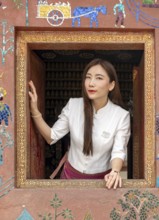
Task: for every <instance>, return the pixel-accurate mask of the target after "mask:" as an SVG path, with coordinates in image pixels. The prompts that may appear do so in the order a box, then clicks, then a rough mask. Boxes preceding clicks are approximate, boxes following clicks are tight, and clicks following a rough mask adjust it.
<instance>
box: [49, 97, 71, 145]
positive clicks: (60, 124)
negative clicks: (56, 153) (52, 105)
mask: <svg viewBox="0 0 159 220" xmlns="http://www.w3.org/2000/svg"><path fill="white" fill-rule="evenodd" d="M69 103H70V100H69V102H68V103H67V104H66V106H65V107H64V108H63V109H62V111H61V114H60V115H59V116H58V120H57V121H56V122H55V124H54V125H53V127H52V128H51V139H52V141H51V143H50V145H51V144H54V143H56V142H57V141H58V140H59V139H61V138H62V137H63V136H65V135H66V134H67V133H68V132H69Z"/></svg>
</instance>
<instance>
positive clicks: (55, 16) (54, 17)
mask: <svg viewBox="0 0 159 220" xmlns="http://www.w3.org/2000/svg"><path fill="white" fill-rule="evenodd" d="M47 21H48V23H49V24H50V25H51V26H60V25H61V24H62V23H63V21H64V15H63V13H62V12H61V11H60V10H57V9H56V10H52V11H50V12H49V13H48V15H47Z"/></svg>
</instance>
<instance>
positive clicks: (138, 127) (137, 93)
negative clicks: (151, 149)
mask: <svg viewBox="0 0 159 220" xmlns="http://www.w3.org/2000/svg"><path fill="white" fill-rule="evenodd" d="M145 120H146V119H145ZM132 132H133V133H132V136H133V179H144V59H143V58H142V59H141V62H140V65H139V66H138V67H134V70H133V129H132Z"/></svg>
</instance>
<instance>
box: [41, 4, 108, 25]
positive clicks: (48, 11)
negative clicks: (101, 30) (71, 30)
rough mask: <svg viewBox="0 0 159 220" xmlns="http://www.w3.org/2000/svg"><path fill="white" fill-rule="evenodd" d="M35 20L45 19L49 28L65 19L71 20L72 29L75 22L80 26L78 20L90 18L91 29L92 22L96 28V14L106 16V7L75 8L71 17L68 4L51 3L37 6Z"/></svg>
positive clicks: (60, 23)
mask: <svg viewBox="0 0 159 220" xmlns="http://www.w3.org/2000/svg"><path fill="white" fill-rule="evenodd" d="M37 9H38V13H37V18H45V19H47V21H48V23H49V24H50V25H51V26H60V25H62V23H63V22H64V20H65V19H72V26H73V27H74V25H75V22H76V21H77V22H78V26H80V18H81V17H87V18H90V27H92V25H93V22H95V23H96V27H97V26H98V20H97V16H98V13H99V12H101V13H102V14H106V13H107V10H106V6H98V7H77V8H75V9H74V11H73V16H71V6H70V4H69V3H55V4H53V3H51V4H50V5H49V4H38V5H37Z"/></svg>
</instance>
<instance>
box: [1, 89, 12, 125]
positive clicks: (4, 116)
mask: <svg viewBox="0 0 159 220" xmlns="http://www.w3.org/2000/svg"><path fill="white" fill-rule="evenodd" d="M6 94H7V92H6V90H5V89H3V88H2V87H0V125H2V122H3V121H4V123H5V126H8V118H9V117H10V118H11V111H10V108H9V106H8V105H7V104H4V103H3V102H2V100H3V98H4V96H5V95H6ZM11 119H12V118H11Z"/></svg>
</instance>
